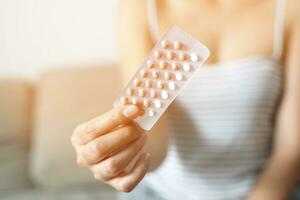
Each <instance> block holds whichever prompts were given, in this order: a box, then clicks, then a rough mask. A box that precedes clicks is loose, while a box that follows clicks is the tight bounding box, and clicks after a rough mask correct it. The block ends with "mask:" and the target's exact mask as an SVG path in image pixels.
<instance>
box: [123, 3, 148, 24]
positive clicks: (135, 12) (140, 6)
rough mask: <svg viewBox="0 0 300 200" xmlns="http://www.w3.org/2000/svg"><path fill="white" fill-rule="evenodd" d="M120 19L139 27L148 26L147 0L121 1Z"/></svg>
mask: <svg viewBox="0 0 300 200" xmlns="http://www.w3.org/2000/svg"><path fill="white" fill-rule="evenodd" d="M119 18H120V21H122V22H124V23H129V24H135V25H137V26H141V25H145V24H147V20H148V19H147V0H119Z"/></svg>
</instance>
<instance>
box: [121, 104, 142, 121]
mask: <svg viewBox="0 0 300 200" xmlns="http://www.w3.org/2000/svg"><path fill="white" fill-rule="evenodd" d="M138 112H139V109H138V107H136V106H134V105H129V106H127V107H126V108H125V109H124V110H123V112H122V113H123V115H124V116H125V117H127V118H128V117H132V116H134V115H136V114H137V113H138Z"/></svg>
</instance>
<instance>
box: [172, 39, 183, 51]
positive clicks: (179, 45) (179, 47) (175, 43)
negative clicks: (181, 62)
mask: <svg viewBox="0 0 300 200" xmlns="http://www.w3.org/2000/svg"><path fill="white" fill-rule="evenodd" d="M181 47H182V43H181V42H179V41H176V42H174V49H176V50H180V49H181Z"/></svg>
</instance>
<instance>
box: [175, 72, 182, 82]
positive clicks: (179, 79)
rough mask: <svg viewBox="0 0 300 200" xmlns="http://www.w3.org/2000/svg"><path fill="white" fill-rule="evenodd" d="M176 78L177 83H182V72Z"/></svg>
mask: <svg viewBox="0 0 300 200" xmlns="http://www.w3.org/2000/svg"><path fill="white" fill-rule="evenodd" d="M175 77H176V80H177V81H181V80H182V79H183V75H182V74H181V73H180V72H177V73H176V75H175Z"/></svg>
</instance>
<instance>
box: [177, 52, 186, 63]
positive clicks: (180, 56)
mask: <svg viewBox="0 0 300 200" xmlns="http://www.w3.org/2000/svg"><path fill="white" fill-rule="evenodd" d="M178 58H179V60H181V61H184V60H185V59H186V54H185V53H184V52H180V53H179V55H178Z"/></svg>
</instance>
